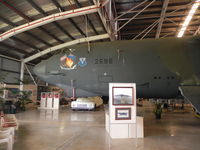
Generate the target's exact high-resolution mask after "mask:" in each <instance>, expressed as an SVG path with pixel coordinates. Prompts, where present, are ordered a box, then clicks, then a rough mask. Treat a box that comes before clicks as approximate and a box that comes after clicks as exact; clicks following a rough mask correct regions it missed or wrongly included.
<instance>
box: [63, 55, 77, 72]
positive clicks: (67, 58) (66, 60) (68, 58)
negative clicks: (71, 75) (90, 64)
mask: <svg viewBox="0 0 200 150" xmlns="http://www.w3.org/2000/svg"><path fill="white" fill-rule="evenodd" d="M75 59H76V56H74V55H72V54H69V55H64V56H62V57H61V58H60V62H61V64H60V68H61V69H65V70H72V69H75V68H76V66H77V64H75Z"/></svg>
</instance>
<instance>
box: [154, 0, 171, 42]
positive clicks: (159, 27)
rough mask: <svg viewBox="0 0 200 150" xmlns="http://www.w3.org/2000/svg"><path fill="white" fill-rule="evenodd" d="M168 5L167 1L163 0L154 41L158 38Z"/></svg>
mask: <svg viewBox="0 0 200 150" xmlns="http://www.w3.org/2000/svg"><path fill="white" fill-rule="evenodd" d="M168 4H169V0H164V2H163V7H162V11H161V15H160V20H159V24H158V27H157V32H156V39H158V38H160V32H161V30H162V25H163V22H164V19H165V15H166V11H167V6H168Z"/></svg>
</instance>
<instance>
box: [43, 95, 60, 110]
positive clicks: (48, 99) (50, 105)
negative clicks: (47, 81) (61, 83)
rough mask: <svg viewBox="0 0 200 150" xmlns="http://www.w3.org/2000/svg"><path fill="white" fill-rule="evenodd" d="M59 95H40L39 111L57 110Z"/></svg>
mask: <svg viewBox="0 0 200 150" xmlns="http://www.w3.org/2000/svg"><path fill="white" fill-rule="evenodd" d="M59 104H60V94H59V93H56V92H43V93H41V101H40V107H39V109H59Z"/></svg>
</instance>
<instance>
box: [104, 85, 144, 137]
mask: <svg viewBox="0 0 200 150" xmlns="http://www.w3.org/2000/svg"><path fill="white" fill-rule="evenodd" d="M136 105H137V103H136V85H135V84H134V83H110V84H109V109H107V110H106V111H105V112H106V113H105V119H106V124H105V126H106V131H107V132H108V133H109V135H110V136H111V138H143V137H144V131H143V117H137V116H136Z"/></svg>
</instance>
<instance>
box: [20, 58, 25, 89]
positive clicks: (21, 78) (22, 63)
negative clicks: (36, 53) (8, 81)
mask: <svg viewBox="0 0 200 150" xmlns="http://www.w3.org/2000/svg"><path fill="white" fill-rule="evenodd" d="M24 64H25V63H24V60H22V61H21V70H20V86H19V89H20V91H23V89H24V84H23V80H24Z"/></svg>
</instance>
